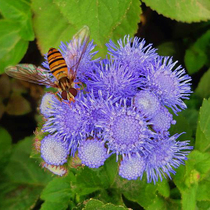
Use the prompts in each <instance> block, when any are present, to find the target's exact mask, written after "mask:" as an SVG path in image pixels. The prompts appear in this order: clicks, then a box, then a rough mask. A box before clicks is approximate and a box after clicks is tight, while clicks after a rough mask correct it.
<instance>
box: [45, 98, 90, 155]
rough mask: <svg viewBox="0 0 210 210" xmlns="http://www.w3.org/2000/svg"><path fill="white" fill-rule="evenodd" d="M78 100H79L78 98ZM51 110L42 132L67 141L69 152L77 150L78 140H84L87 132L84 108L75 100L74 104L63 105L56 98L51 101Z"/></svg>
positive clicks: (87, 122) (86, 118)
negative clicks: (55, 135) (56, 135)
mask: <svg viewBox="0 0 210 210" xmlns="http://www.w3.org/2000/svg"><path fill="white" fill-rule="evenodd" d="M78 98H80V97H79V96H78ZM51 100H52V102H51V106H52V107H51V108H50V112H48V118H47V121H46V122H45V124H44V126H43V130H44V131H45V132H48V133H50V134H55V133H56V134H58V135H60V136H61V137H62V138H63V139H68V141H69V145H70V148H71V152H72V153H73V154H74V152H75V151H76V149H77V146H78V142H79V140H80V139H82V138H85V136H86V135H87V133H88V132H89V130H88V128H89V126H88V125H89V121H88V117H87V115H86V110H85V108H84V107H83V106H82V105H81V103H80V101H79V100H77V101H76V102H75V103H71V105H69V104H68V103H64V102H61V101H59V100H58V99H57V98H56V97H54V98H52V99H51Z"/></svg>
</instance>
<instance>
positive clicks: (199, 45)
mask: <svg viewBox="0 0 210 210" xmlns="http://www.w3.org/2000/svg"><path fill="white" fill-rule="evenodd" d="M209 43H210V30H208V31H207V32H206V33H205V34H203V35H202V36H201V37H200V38H199V39H198V40H197V41H196V42H195V43H194V44H193V45H192V46H191V47H190V48H189V49H187V50H186V54H185V57H184V60H185V65H186V68H187V70H188V73H189V74H193V73H196V72H197V71H198V70H200V69H201V68H202V67H203V66H204V65H206V64H209V50H210V44H209Z"/></svg>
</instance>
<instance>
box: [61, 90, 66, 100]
mask: <svg viewBox="0 0 210 210" xmlns="http://www.w3.org/2000/svg"><path fill="white" fill-rule="evenodd" d="M61 97H62V99H64V100H67V92H66V91H62V93H61Z"/></svg>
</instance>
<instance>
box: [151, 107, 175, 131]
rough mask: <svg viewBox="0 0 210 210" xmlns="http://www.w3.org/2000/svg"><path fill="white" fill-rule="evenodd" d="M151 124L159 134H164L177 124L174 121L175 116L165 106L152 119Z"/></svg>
mask: <svg viewBox="0 0 210 210" xmlns="http://www.w3.org/2000/svg"><path fill="white" fill-rule="evenodd" d="M150 122H151V123H152V128H153V129H154V130H155V131H156V132H157V133H159V132H160V133H164V132H165V131H168V130H169V128H170V127H171V125H172V124H173V125H174V124H176V121H175V120H173V115H172V114H171V113H170V112H169V111H168V109H167V108H165V107H164V106H161V107H160V109H159V110H158V112H157V113H156V115H154V116H153V118H152V119H150Z"/></svg>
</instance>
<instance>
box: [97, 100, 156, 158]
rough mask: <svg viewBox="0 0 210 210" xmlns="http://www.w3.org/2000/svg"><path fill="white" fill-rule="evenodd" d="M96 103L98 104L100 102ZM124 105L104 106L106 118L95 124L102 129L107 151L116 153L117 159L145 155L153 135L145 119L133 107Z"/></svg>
mask: <svg viewBox="0 0 210 210" xmlns="http://www.w3.org/2000/svg"><path fill="white" fill-rule="evenodd" d="M97 101H98V104H100V103H101V102H102V101H99V100H97ZM125 104H126V102H125ZM125 104H123V103H120V104H118V103H116V104H109V105H108V106H107V105H106V104H104V109H103V113H104V114H105V115H106V116H107V118H102V119H100V120H99V121H98V122H97V123H96V126H98V127H101V128H102V129H103V136H104V137H103V138H104V140H105V141H107V146H108V151H112V153H116V155H117V158H118V155H119V154H131V153H139V154H142V153H143V154H144V153H147V152H148V150H150V147H151V145H150V142H151V138H152V137H153V136H154V135H155V133H154V132H152V131H151V130H150V129H149V125H150V123H149V122H147V120H146V118H145V117H144V116H143V115H142V114H141V113H139V112H138V111H136V110H135V107H133V108H132V107H126V105H125ZM101 105H103V102H102V104H101Z"/></svg>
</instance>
